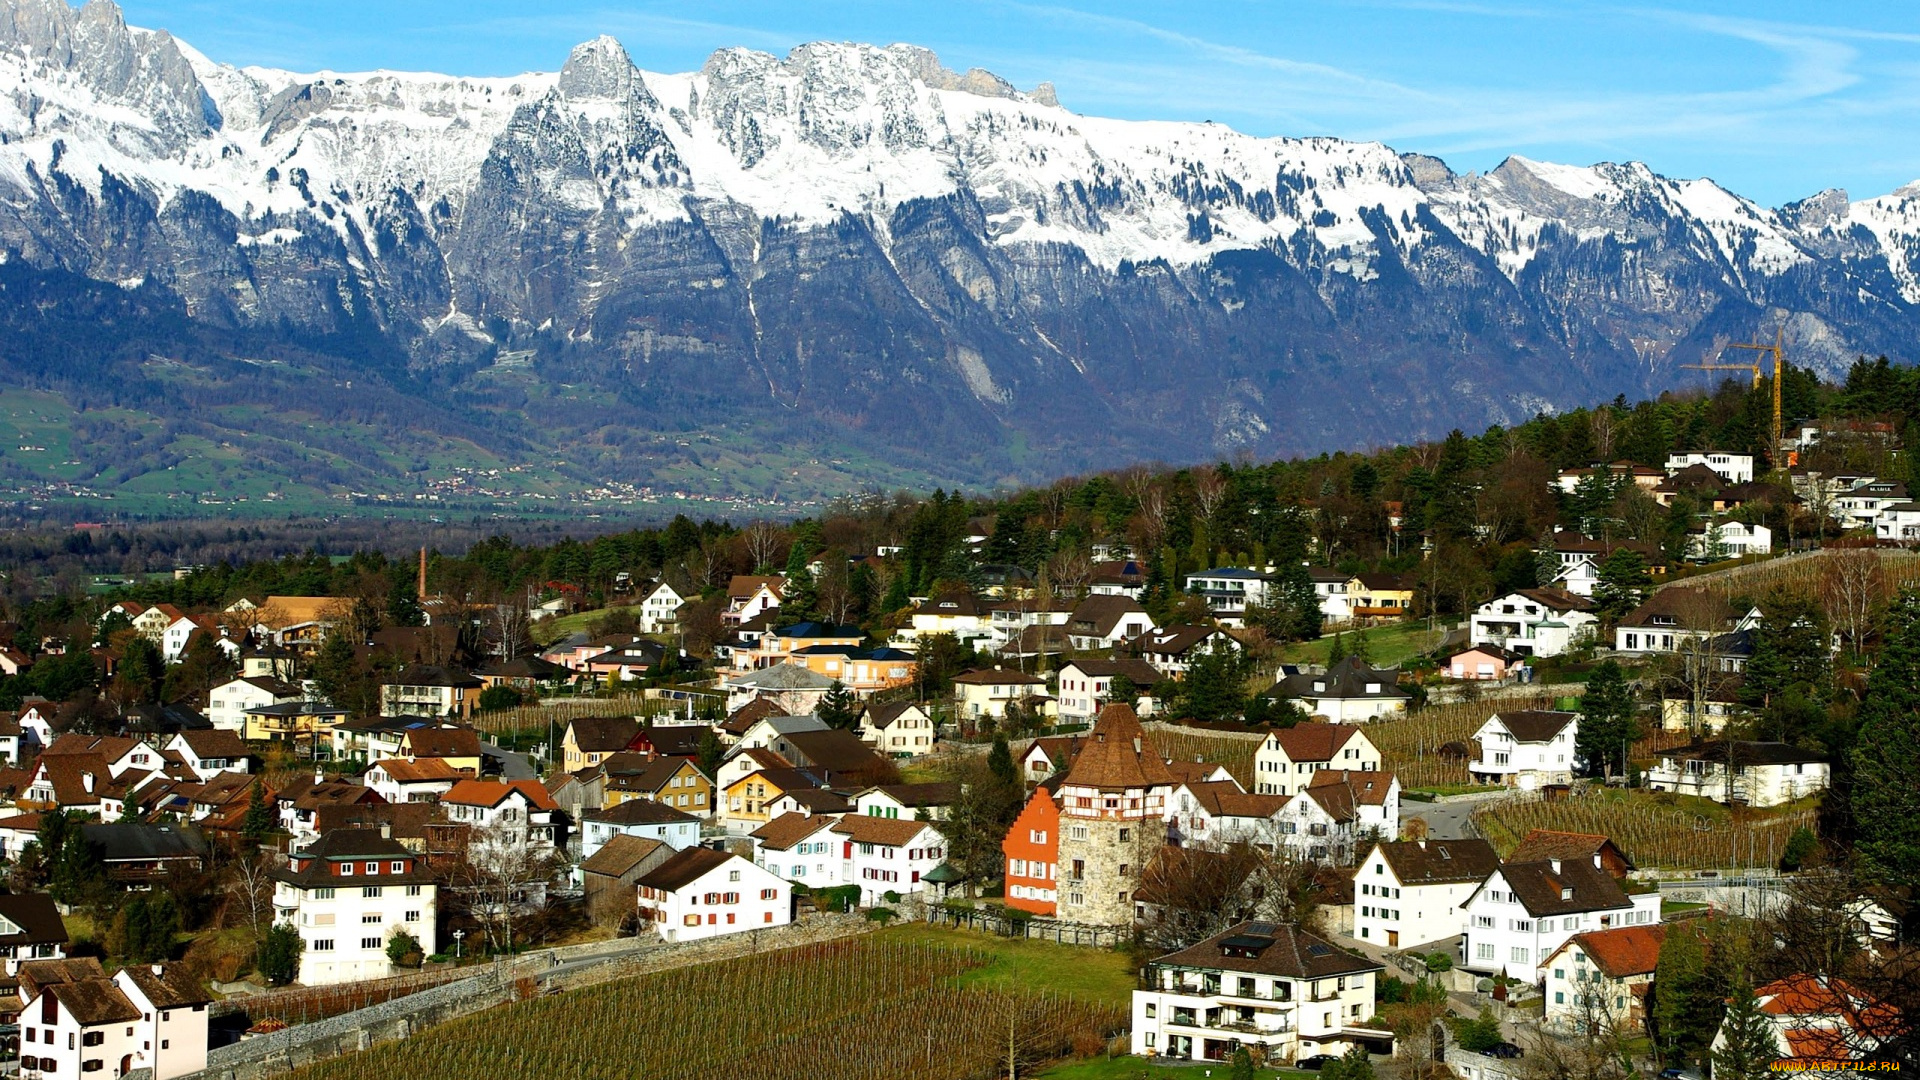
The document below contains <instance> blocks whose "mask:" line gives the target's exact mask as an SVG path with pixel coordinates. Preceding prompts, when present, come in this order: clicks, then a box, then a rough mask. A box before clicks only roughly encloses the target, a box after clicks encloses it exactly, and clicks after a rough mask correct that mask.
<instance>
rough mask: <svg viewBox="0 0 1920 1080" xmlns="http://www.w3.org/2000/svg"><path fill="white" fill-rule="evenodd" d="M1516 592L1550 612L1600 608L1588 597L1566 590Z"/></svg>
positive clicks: (1542, 589)
mask: <svg viewBox="0 0 1920 1080" xmlns="http://www.w3.org/2000/svg"><path fill="white" fill-rule="evenodd" d="M1514 591H1515V592H1517V593H1519V594H1520V595H1521V596H1524V597H1526V598H1527V599H1529V600H1531V601H1533V602H1534V603H1536V604H1539V605H1540V606H1541V607H1543V608H1546V609H1547V610H1548V611H1594V610H1597V609H1598V607H1599V605H1598V604H1595V603H1594V602H1593V601H1591V600H1589V599H1587V598H1586V597H1584V596H1580V595H1579V594H1577V593H1570V592H1568V591H1567V590H1565V589H1555V588H1539V589H1515V590H1514Z"/></svg>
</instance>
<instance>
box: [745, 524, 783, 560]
mask: <svg viewBox="0 0 1920 1080" xmlns="http://www.w3.org/2000/svg"><path fill="white" fill-rule="evenodd" d="M742 535H743V536H745V537H746V541H747V557H748V558H750V559H752V560H753V570H754V572H755V573H759V572H760V571H761V570H762V569H765V568H767V567H770V566H772V565H773V560H774V554H775V552H777V551H778V550H779V547H780V541H781V540H782V538H783V537H784V536H785V535H786V534H785V531H784V530H783V529H781V528H780V527H779V526H778V525H775V524H774V523H773V522H771V521H765V520H761V521H756V522H754V523H753V524H751V525H749V526H747V527H746V529H745V530H744V531H743V533H742Z"/></svg>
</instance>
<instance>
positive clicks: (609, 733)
mask: <svg viewBox="0 0 1920 1080" xmlns="http://www.w3.org/2000/svg"><path fill="white" fill-rule="evenodd" d="M567 726H568V728H569V729H570V730H571V731H572V732H573V741H574V745H576V746H578V747H579V748H580V749H581V750H582V751H585V752H587V753H595V754H604V753H610V752H613V751H618V750H625V749H626V748H627V745H628V744H629V743H631V742H633V737H634V736H635V735H638V734H639V733H640V721H638V720H635V719H634V718H633V717H631V716H576V717H574V718H573V719H572V720H571V721H569V722H568V724H567Z"/></svg>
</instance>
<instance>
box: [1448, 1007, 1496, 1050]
mask: <svg viewBox="0 0 1920 1080" xmlns="http://www.w3.org/2000/svg"><path fill="white" fill-rule="evenodd" d="M1453 1037H1454V1039H1455V1040H1456V1041H1457V1042H1459V1044H1460V1049H1462V1050H1470V1051H1472V1052H1474V1053H1476V1054H1477V1053H1480V1052H1482V1051H1486V1050H1491V1049H1493V1048H1494V1047H1495V1046H1497V1045H1499V1043H1500V1021H1498V1020H1495V1019H1494V1018H1493V1010H1492V1009H1482V1010H1480V1015H1479V1016H1478V1017H1477V1018H1475V1019H1473V1020H1455V1021H1453Z"/></svg>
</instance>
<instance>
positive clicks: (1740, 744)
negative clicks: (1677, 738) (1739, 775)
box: [1660, 739, 1826, 767]
mask: <svg viewBox="0 0 1920 1080" xmlns="http://www.w3.org/2000/svg"><path fill="white" fill-rule="evenodd" d="M1729 753H1731V754H1732V755H1733V762H1734V764H1735V765H1738V766H1743V767H1744V766H1753V765H1807V764H1812V763H1813V762H1816V761H1824V760H1826V758H1825V757H1824V756H1822V755H1820V754H1816V753H1814V752H1813V751H1811V750H1802V749H1800V748H1799V747H1797V746H1794V745H1793V744H1792V743H1783V742H1746V741H1741V740H1737V739H1736V740H1734V742H1733V743H1732V745H1731V747H1729V745H1728V743H1727V742H1726V741H1725V740H1713V739H1706V740H1695V741H1694V742H1691V743H1689V744H1687V745H1686V746H1680V747H1675V748H1674V749H1671V750H1662V751H1660V756H1661V757H1663V758H1677V759H1679V760H1681V761H1717V762H1722V763H1724V762H1725V761H1726V760H1727V755H1728V754H1729Z"/></svg>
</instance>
